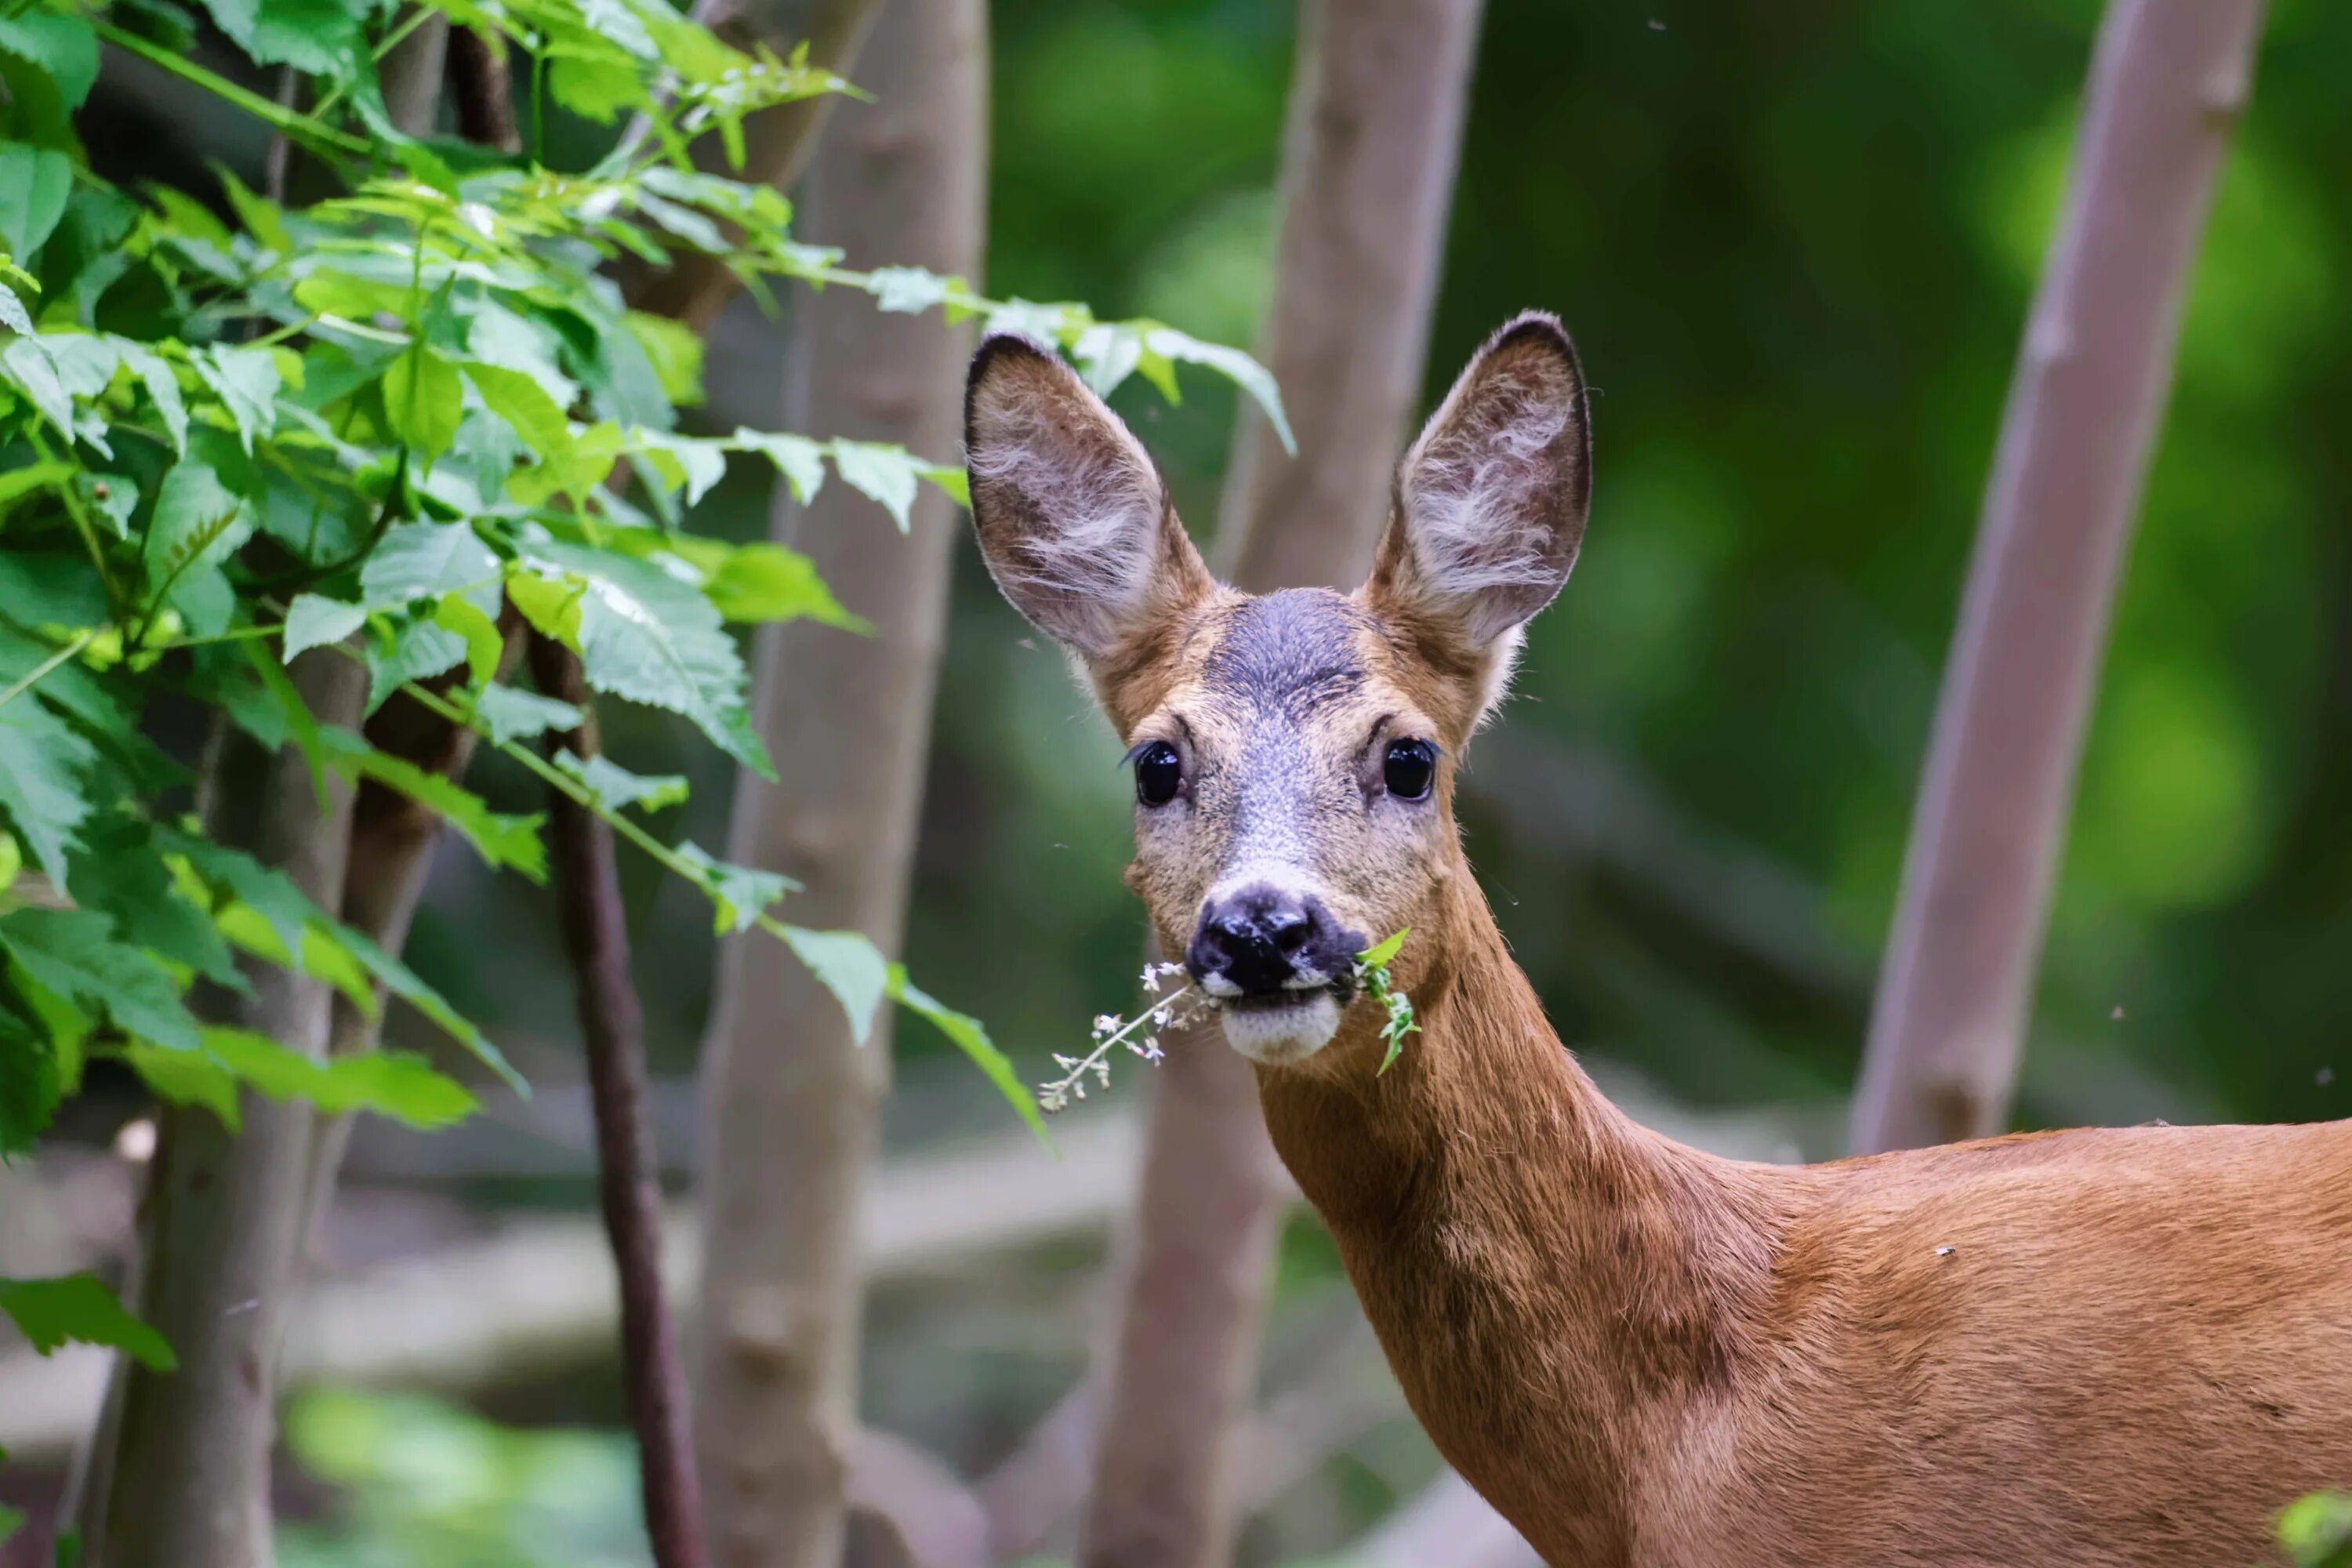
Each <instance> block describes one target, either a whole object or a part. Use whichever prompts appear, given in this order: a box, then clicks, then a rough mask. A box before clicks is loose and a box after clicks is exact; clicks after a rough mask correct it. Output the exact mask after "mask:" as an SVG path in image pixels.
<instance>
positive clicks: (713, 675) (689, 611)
mask: <svg viewBox="0 0 2352 1568" xmlns="http://www.w3.org/2000/svg"><path fill="white" fill-rule="evenodd" d="M524 560H525V563H526V564H527V565H530V566H533V567H539V568H543V569H552V570H554V571H557V572H564V573H569V574H573V575H575V576H580V577H584V578H588V579H590V580H591V581H592V584H593V586H592V588H591V590H590V591H589V592H587V593H586V594H584V595H582V598H581V600H580V606H579V614H580V630H579V637H580V668H581V670H582V672H583V674H584V675H585V676H586V678H587V681H588V684H589V685H590V686H592V687H593V688H595V689H597V690H599V691H606V692H610V693H612V694H613V695H614V696H615V697H623V698H626V699H628V700H631V701H633V702H644V703H648V704H650V705H652V706H654V707H656V708H667V709H668V710H671V711H672V712H675V713H682V714H684V715H685V716H686V717H688V719H691V720H693V721H695V723H696V724H697V725H698V726H699V727H700V729H701V730H702V732H703V733H704V734H706V735H708V736H709V738H710V740H711V741H712V742H713V743H715V744H716V745H718V746H719V749H720V750H722V751H724V752H727V753H728V754H729V755H730V756H731V757H733V758H735V760H736V761H738V762H740V763H743V764H744V765H745V766H747V767H750V768H751V769H752V770H753V771H754V772H756V773H759V774H760V775H761V777H763V778H773V777H774V776H775V770H774V768H773V766H772V764H771V763H769V761H768V756H767V752H766V750H765V748H763V747H762V746H761V744H760V741H759V737H758V736H757V735H755V734H753V733H752V732H751V718H750V715H749V714H748V713H747V712H746V711H745V710H744V707H743V687H744V685H745V682H746V679H747V678H746V676H745V673H744V669H743V660H742V656H741V655H740V653H739V652H738V651H737V650H736V647H735V639H734V638H733V637H729V636H728V635H727V631H726V628H725V626H724V625H723V623H721V622H720V620H719V612H718V611H717V610H716V609H714V608H713V607H712V606H711V604H710V601H709V599H707V598H705V597H703V595H702V594H701V592H700V591H699V590H698V589H697V588H695V587H693V586H691V585H689V584H685V583H681V582H679V581H678V580H677V578H676V577H673V576H671V575H670V574H668V573H667V572H666V571H664V570H663V569H662V568H661V567H659V566H657V565H656V564H654V563H651V562H646V561H639V560H636V559H635V558H633V557H630V556H625V555H618V554H614V553H612V552H606V551H598V550H589V549H584V548H581V547H578V546H572V545H566V544H561V543H556V542H541V543H531V544H526V545H525V546H524ZM513 591H514V587H513V584H509V593H512V592H513ZM517 603H518V605H520V600H518V601H517ZM523 610H524V614H526V615H529V614H530V613H531V612H530V608H529V607H528V606H523Z"/></svg>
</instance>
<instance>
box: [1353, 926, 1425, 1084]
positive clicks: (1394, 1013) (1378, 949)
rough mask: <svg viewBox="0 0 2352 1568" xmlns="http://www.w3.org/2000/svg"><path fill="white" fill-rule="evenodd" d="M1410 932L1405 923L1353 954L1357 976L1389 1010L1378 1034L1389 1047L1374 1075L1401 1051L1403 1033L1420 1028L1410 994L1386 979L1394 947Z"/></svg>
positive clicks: (1375, 999) (1400, 943)
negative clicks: (1382, 939) (1375, 943)
mask: <svg viewBox="0 0 2352 1568" xmlns="http://www.w3.org/2000/svg"><path fill="white" fill-rule="evenodd" d="M1411 935H1412V927H1411V926H1407V927H1405V929H1404V930H1402V931H1399V932H1397V933H1396V935H1394V936H1392V937H1391V938H1389V939H1388V940H1387V941H1386V942H1381V943H1378V944H1377V945H1375V946H1372V947H1369V948H1366V949H1365V950H1364V951H1363V952H1360V953H1358V954H1356V978H1357V980H1359V981H1360V982H1361V983H1362V984H1363V986H1364V989H1365V990H1366V991H1368V992H1370V994H1371V998H1372V1000H1373V1001H1375V1002H1377V1003H1379V1004H1380V1005H1381V1007H1383V1008H1384V1009H1386V1010H1387V1012H1388V1020H1387V1022H1385V1023H1383V1024H1382V1025H1381V1039H1383V1040H1385V1041H1387V1042H1388V1050H1387V1051H1386V1052H1385V1053H1383V1054H1382V1056H1381V1065H1380V1068H1379V1071H1378V1072H1375V1073H1374V1074H1373V1076H1374V1077H1375V1078H1377V1077H1379V1076H1380V1073H1384V1072H1386V1071H1388V1070H1389V1067H1390V1065H1391V1063H1393V1062H1394V1061H1395V1060H1396V1059H1397V1057H1398V1055H1399V1054H1400V1053H1401V1052H1402V1051H1403V1049H1404V1037H1406V1036H1407V1035H1413V1034H1419V1033H1420V1032H1421V1026H1420V1025H1419V1024H1416V1023H1414V1022H1413V1021H1412V998H1410V997H1408V996H1407V995H1406V994H1404V993H1403V992H1402V991H1399V990H1398V989H1396V987H1395V985H1394V984H1393V983H1392V982H1391V980H1390V979H1389V962H1390V960H1391V959H1393V958H1395V957H1396V955H1397V950H1398V949H1399V948H1402V946H1404V939H1405V938H1406V937H1408V936H1411Z"/></svg>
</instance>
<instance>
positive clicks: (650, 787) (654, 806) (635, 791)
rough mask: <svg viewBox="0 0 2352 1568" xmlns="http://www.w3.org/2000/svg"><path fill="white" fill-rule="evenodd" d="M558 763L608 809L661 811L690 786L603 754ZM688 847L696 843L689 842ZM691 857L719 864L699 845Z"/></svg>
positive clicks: (565, 756) (564, 757) (559, 757)
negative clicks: (629, 766)
mask: <svg viewBox="0 0 2352 1568" xmlns="http://www.w3.org/2000/svg"><path fill="white" fill-rule="evenodd" d="M542 700H543V699H542ZM557 706H558V707H562V708H567V709H568V708H570V704H568V703H558V704H557ZM574 711H575V712H576V710H574ZM555 765H556V767H557V768H558V769H559V770H561V771H562V772H564V773H570V774H571V775H572V777H573V778H575V779H578V780H579V781H580V782H581V783H582V784H584V785H586V786H587V789H588V792H589V793H590V794H591V795H594V796H595V797H596V801H597V804H598V805H602V806H604V808H605V809H606V810H608V811H618V810H620V809H621V808H622V807H624V806H630V805H634V806H635V807H636V808H637V809H638V810H640V811H646V812H655V811H660V810H663V809H664V808H666V807H668V806H673V805H682V804H684V802H685V800H686V797H687V788H688V786H687V782H686V778H685V776H684V775H683V774H679V773H631V772H629V770H628V769H626V768H623V767H616V766H614V764H613V763H611V762H609V761H607V760H606V759H605V758H604V756H603V755H602V754H599V755H596V756H593V757H590V758H589V759H588V760H587V761H585V762H583V761H581V760H580V757H579V755H578V754H577V753H576V752H557V753H556V755H555ZM688 848H692V846H691V845H689V846H688ZM689 858H691V859H693V860H694V862H695V863H696V864H697V865H712V866H715V865H717V864H718V862H716V861H712V860H709V859H708V858H706V857H703V855H702V852H701V851H700V850H698V849H696V850H694V854H693V856H691V857H689ZM724 869H728V870H733V869H737V868H733V867H729V868H724ZM783 893H784V889H777V891H776V893H775V895H774V898H782V897H783ZM770 901H771V902H773V901H774V900H773V899H771V900H770ZM736 929H737V930H739V931H740V929H742V928H741V925H740V924H739V925H738V926H737V927H736Z"/></svg>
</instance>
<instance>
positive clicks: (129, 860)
mask: <svg viewBox="0 0 2352 1568" xmlns="http://www.w3.org/2000/svg"><path fill="white" fill-rule="evenodd" d="M65 888H66V890H67V891H68V893H70V894H71V895H72V896H73V900H74V903H75V905H76V906H77V907H79V908H81V909H85V910H96V911H98V912H99V913H100V914H103V915H105V916H107V917H108V918H109V919H110V920H112V921H113V922H114V930H115V934H116V935H117V936H118V937H120V938H121V940H122V941H124V942H129V943H131V945H133V946H137V947H143V948H145V949H147V950H148V951H149V952H152V953H154V954H156V955H157V956H159V957H161V958H163V959H164V960H165V961H166V962H168V963H177V964H182V965H184V966H185V967H186V968H188V969H189V970H191V971H193V972H194V973H198V974H201V975H203V976H204V977H205V979H207V980H210V981H211V982H213V983H214V984H216V985H221V986H225V987H226V988H227V989H229V990H231V991H238V992H243V991H246V990H248V989H250V986H249V984H248V983H247V980H246V978H245V976H244V975H243V974H241V973H238V971H237V968H236V959H235V957H234V956H233V955H232V954H231V953H230V952H229V949H228V944H227V943H226V942H223V941H222V940H221V936H220V932H219V931H217V930H216V929H215V927H214V925H213V923H212V921H210V920H209V919H208V918H207V911H206V910H203V909H200V908H198V907H197V906H196V905H195V904H194V903H192V902H190V901H189V900H187V899H186V898H185V897H184V896H182V894H181V893H180V892H179V890H178V889H177V888H176V887H175V886H174V879H173V874H172V871H171V868H169V867H168V866H166V865H165V864H164V861H163V856H162V853H161V852H160V850H159V849H158V847H157V846H156V844H155V840H154V836H153V834H152V832H151V831H150V829H149V826H148V825H147V824H146V823H144V822H142V821H140V820H139V819H137V818H136V817H132V816H127V815H124V814H122V813H119V812H110V813H107V814H105V815H103V816H100V817H97V818H95V819H93V820H92V821H90V822H89V823H88V824H86V825H85V826H84V827H83V830H82V842H81V844H80V845H79V847H78V850H77V853H75V855H74V856H73V858H72V862H71V868H70V869H69V870H68V873H67V878H66V882H65Z"/></svg>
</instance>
